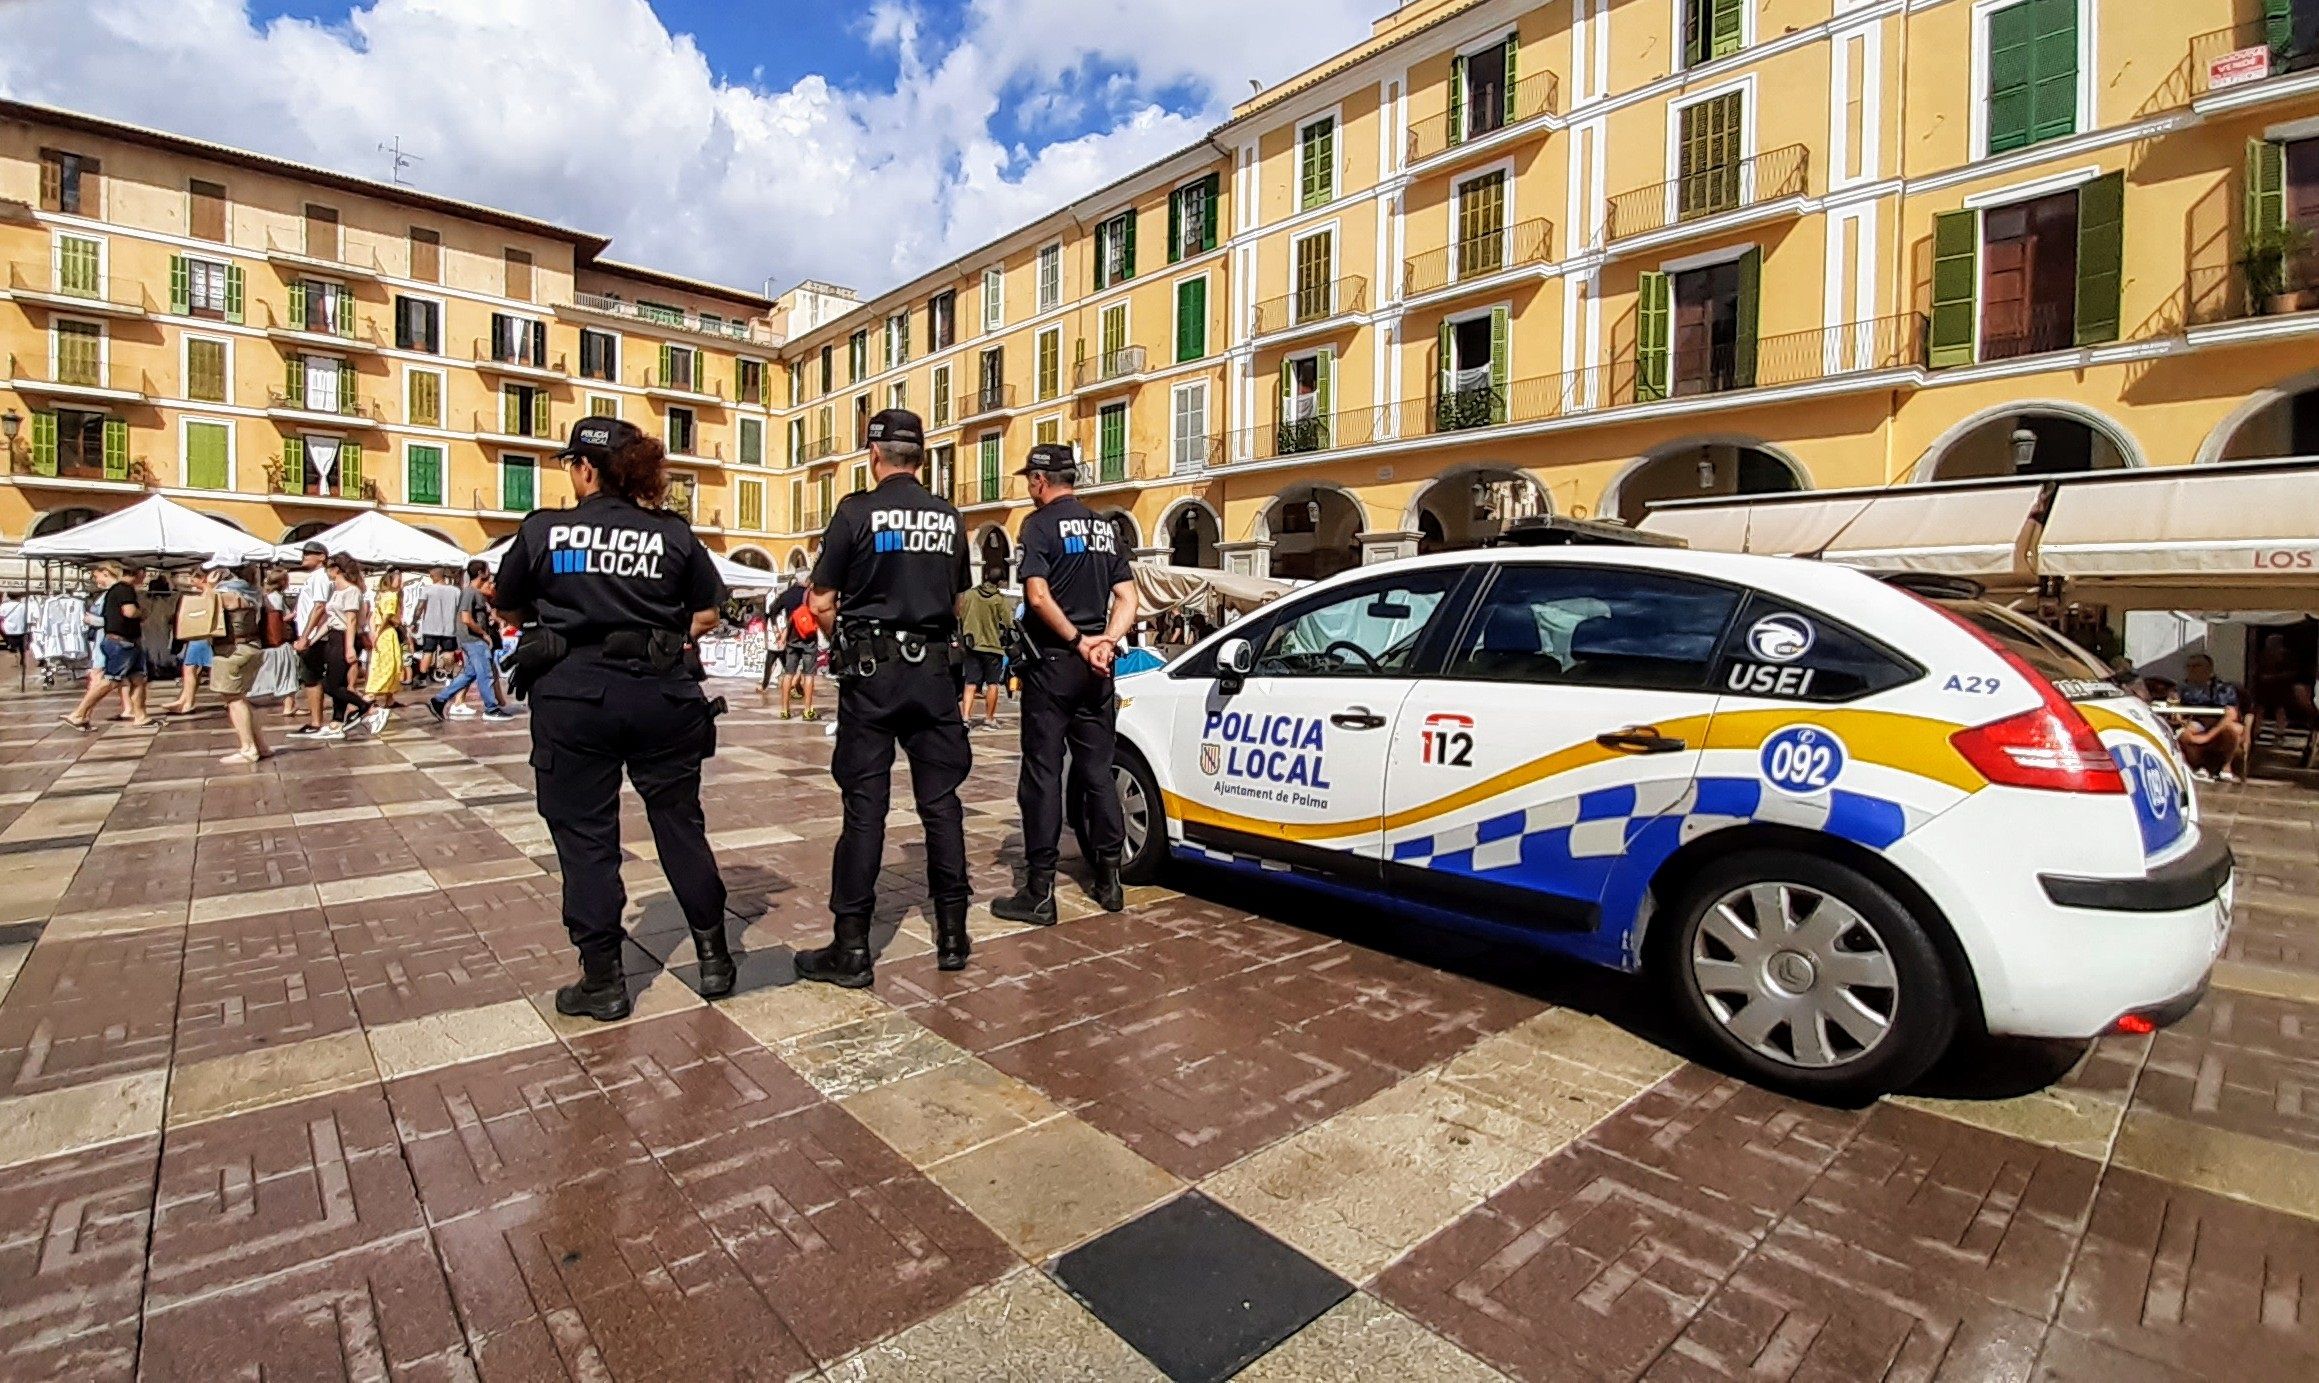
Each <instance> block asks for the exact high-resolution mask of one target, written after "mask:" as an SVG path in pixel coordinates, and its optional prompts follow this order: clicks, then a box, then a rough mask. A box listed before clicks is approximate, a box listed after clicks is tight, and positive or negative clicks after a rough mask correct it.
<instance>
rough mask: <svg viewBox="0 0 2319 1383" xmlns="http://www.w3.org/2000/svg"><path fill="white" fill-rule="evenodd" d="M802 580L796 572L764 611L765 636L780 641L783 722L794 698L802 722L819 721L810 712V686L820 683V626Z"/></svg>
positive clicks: (811, 695)
mask: <svg viewBox="0 0 2319 1383" xmlns="http://www.w3.org/2000/svg"><path fill="white" fill-rule="evenodd" d="M805 581H806V574H805V573H804V572H799V573H797V575H796V577H795V578H794V579H792V580H791V581H790V583H789V589H788V590H785V591H783V592H782V593H781V594H780V595H779V596H777V597H775V598H774V601H773V608H772V609H770V610H768V611H766V612H765V624H766V637H767V638H769V639H777V640H779V641H780V650H781V718H782V719H783V720H787V719H789V716H790V710H789V703H790V701H791V699H792V698H796V697H802V698H803V699H804V701H805V719H807V720H819V719H821V712H819V711H817V710H815V709H813V688H814V683H815V682H817V681H819V680H820V677H819V674H820V671H821V626H820V625H819V624H818V623H816V622H815V620H814V614H813V606H812V604H811V603H810V602H809V601H808V600H807V599H806V591H805Z"/></svg>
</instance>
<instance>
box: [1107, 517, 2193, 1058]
mask: <svg viewBox="0 0 2319 1383" xmlns="http://www.w3.org/2000/svg"><path fill="white" fill-rule="evenodd" d="M2100 676H2101V669H2100V667H2099V665H2098V664H2095V663H2093V662H2092V661H2091V659H2090V658H2088V657H2087V655H2085V654H2084V653H2083V652H2082V651H2081V650H2077V649H2075V648H2074V647H2073V646H2071V645H2069V644H2067V643H2066V642H2064V641H2063V640H2061V639H2059V638H2057V637H2055V636H2053V635H2051V634H2048V633H2047V632H2046V631H2044V630H2043V629H2042V628H2040V627H2039V626H2037V625H2036V624H2034V623H2032V622H2030V621H2028V620H2025V619H2022V618H2020V617H2018V616H2015V615H2012V614H2010V613H2009V612H2006V611H2003V610H2000V609H1998V608H1997V607H1995V606H1993V605H1991V604H1989V603H1987V602H1985V601H1979V600H1975V599H1971V598H1970V597H1969V594H1967V593H1963V592H1956V591H1948V592H1940V591H1934V592H1930V593H1927V594H1917V593H1913V592H1912V591H1911V590H1908V589H1903V588H1902V587H1900V586H1899V585H1896V584H1893V583H1890V582H1886V581H1882V580H1879V579H1877V578H1875V577H1872V576H1868V575H1865V574H1862V573H1860V572H1856V571H1851V570H1847V569H1845V568H1841V567H1834V566H1828V565H1823V564H1819V563H1813V562H1804V561H1791V560H1784V559H1777V558H1762V557H1737V556H1726V555H1720V554H1711V553H1696V552H1687V551H1667V550H1648V549H1629V548H1558V549H1530V550H1508V551H1492V552H1486V553H1461V554H1452V555H1445V556H1441V557H1430V558H1418V559H1414V560H1411V561H1405V562H1396V563H1392V564H1390V565H1386V566H1378V567H1364V568H1361V569H1358V570H1356V571H1352V572H1348V573H1346V574H1344V575H1342V576H1339V577H1336V578H1333V579H1331V580H1329V581H1327V582H1324V583H1321V584H1320V585H1317V586H1314V587H1312V588H1310V589H1307V590H1302V591H1299V592H1297V593H1296V594H1295V595H1293V596H1291V597H1288V598H1286V599H1283V600H1281V601H1279V602H1277V603H1275V604H1274V605H1272V606H1270V607H1268V608H1266V609H1264V610H1262V611H1259V612H1258V613H1256V614H1254V615H1251V616H1249V617H1248V618H1246V619H1243V620H1241V621H1240V622H1239V623H1237V624H1235V625H1233V626H1231V627H1229V628H1227V629H1225V630H1223V631H1222V632H1220V633H1219V634H1217V635H1215V636H1214V637H1212V638H1210V639H1208V640H1207V641H1205V642H1204V643H1202V644H1201V645H1200V646H1198V647H1196V648H1194V649H1193V650H1191V651H1190V652H1189V653H1188V654H1186V655H1185V656H1184V657H1182V658H1180V659H1178V660H1177V661H1176V662H1174V663H1173V664H1171V665H1170V666H1169V667H1168V668H1167V669H1166V670H1164V671H1159V672H1151V673H1146V674H1143V675H1140V676H1137V677H1134V678H1132V679H1130V680H1128V681H1127V682H1125V683H1123V684H1122V688H1121V692H1122V697H1123V708H1122V710H1121V713H1120V719H1119V728H1120V741H1121V747H1120V764H1119V771H1118V777H1119V786H1120V792H1121V794H1122V797H1123V799H1124V802H1125V805H1126V808H1127V814H1128V824H1129V839H1128V850H1129V857H1128V872H1129V876H1130V877H1131V878H1137V879H1148V878H1150V877H1152V876H1153V875H1154V874H1155V873H1156V872H1157V871H1158V869H1159V868H1160V867H1161V865H1162V864H1163V863H1164V862H1165V861H1166V860H1167V858H1168V857H1169V856H1170V854H1171V853H1172V854H1174V855H1176V856H1179V857H1187V858H1196V859H1199V860H1203V861H1207V862H1210V863H1213V864H1216V865H1219V866H1222V867H1224V868H1227V869H1239V870H1250V871H1259V872H1262V873H1264V874H1265V875H1267V876H1270V877H1279V878H1289V879H1295V880H1299V881H1303V882H1307V883H1310V884H1312V885H1314V886H1317V887H1321V888H1333V889H1340V890H1347V891H1350V892H1351V893H1354V894H1357V895H1359V896H1360V897H1362V898H1364V899H1369V900H1375V899H1378V898H1383V899H1384V900H1386V901H1387V902H1388V903H1390V904H1391V905H1394V906H1397V907H1400V908H1404V909H1408V910H1413V911H1419V912H1423V913H1428V914H1434V915H1444V916H1451V917H1454V918H1456V919H1457V920H1458V921H1460V922H1462V923H1463V924H1465V925H1469V926H1479V927H1482V928H1489V929H1496V930H1498V931H1500V932H1502V933H1504V934H1506V935H1507V936H1509V937H1513V938H1519V939H1521V940H1523V941H1526V942H1529V943H1533V944H1542V945H1544V946H1546V947H1549V948H1551V949H1553V950H1555V951H1559V952H1562V953H1565V954H1567V955H1570V956H1572V957H1575V958H1578V959H1581V960H1586V961H1592V962H1595V963H1598V964H1602V965H1608V966H1615V967H1618V968H1621V969H1625V970H1649V971H1651V972H1652V973H1654V974H1655V975H1656V976H1657V977H1658V978H1659V979H1660V980H1662V981H1663V982H1664V984H1665V987H1666V992H1667V993H1668V994H1669V995H1670V996H1672V999H1673V1001H1674V1003H1675V1004H1676V1005H1677V1007H1678V1008H1679V1009H1680V1010H1681V1011H1682V1012H1683V1013H1684V1014H1685V1015H1686V1016H1687V1018H1688V1019H1689V1021H1690V1022H1691V1023H1692V1024H1693V1025H1694V1026H1695V1027H1696V1028H1697V1029H1698V1031H1699V1032H1700V1033H1701V1034H1702V1035H1703V1037H1704V1038H1705V1040H1707V1041H1708V1042H1711V1043H1712V1044H1714V1045H1716V1046H1717V1047H1719V1048H1721V1049H1722V1050H1723V1051H1724V1052H1725V1053H1727V1054H1728V1056H1729V1057H1730V1059H1731V1060H1732V1061H1733V1062H1735V1063H1737V1064H1739V1065H1740V1066H1742V1067H1744V1068H1746V1069H1748V1070H1750V1071H1751V1072H1753V1073H1754V1074H1755V1075H1756V1076H1757V1077H1758V1078H1759V1079H1762V1080H1764V1081H1766V1082H1768V1083H1772V1084H1777V1085H1781V1086H1785V1087H1787V1088H1790V1089H1795V1090H1799V1091H1802V1092H1806V1093H1811V1094H1816V1095H1820V1096H1822V1097H1828V1098H1841V1097H1853V1096H1860V1095H1866V1094H1873V1093H1879V1092H1883V1091H1888V1090H1891V1089H1895V1088H1898V1087H1901V1086H1904V1085H1906V1084H1908V1083H1909V1082H1910V1081H1912V1080H1914V1079H1915V1078H1916V1077H1917V1076H1918V1075H1920V1074H1922V1073H1923V1071H1924V1070H1925V1069H1926V1068H1927V1067H1928V1066H1930V1065H1931V1064H1932V1063H1933V1061H1934V1060H1936V1059H1937V1058H1938V1057H1939V1056H1940V1055H1941V1053H1942V1052H1943V1050H1944V1049H1946V1048H1947V1046H1948V1045H1949V1042H1950V1039H1951V1037H1952V1036H1953V1035H1954V1034H1955V1033H1956V1031H1957V1030H1958V1028H1959V1027H1960V1025H1967V1024H1975V1025H1979V1026H1981V1027H1983V1028H1985V1029H1986V1030H1987V1031H1990V1032H1993V1033H1999V1034H2011V1035H2018V1036H2030V1037H2046V1038H2090V1037H2093V1036H2096V1035H2099V1034H2103V1033H2109V1032H2119V1031H2127V1032H2140V1031H2148V1030H2150V1029H2151V1028H2152V1027H2154V1026H2157V1025H2160V1024H2164V1023H2167V1022H2171V1021H2174V1020H2175V1019H2178V1018H2179V1017H2181V1016H2182V1015H2183V1014H2185V1013H2187V1012H2188V1011H2189V1010H2190V1008H2191V1007H2192V1006H2193V1005H2195V1003H2196V1002H2197V1000H2198V996H2199V995H2200V994H2201V993H2202V992H2203V990H2204V986H2205V982H2206V978H2207V974H2208V972H2209V970H2210V969H2211V968H2212V966H2213V963H2214V960H2215V957H2216V955H2217V954H2218V952H2219V951H2220V949H2221V946H2222V942H2223V938H2224V935H2225V932H2226V929H2227V927H2228V922H2229V915H2230V910H2229V887H2230V878H2231V856H2230V852H2229V850H2228V848H2227V847H2225V846H2224V845H2223V844H2222V842H2221V841H2220V840H2219V839H2218V838H2210V837H2207V836H2204V835H2202V834H2201V833H2200V831H2199V828H2198V824H2197V819H2196V804H2195V801H2194V800H2193V798H2192V795H2191V792H2190V789H2189V786H2188V775H2187V773H2185V772H2184V770H2183V767H2182V764H2181V761H2180V759H2179V757H2178V756H2177V755H2176V753H2175V751H2174V747H2173V742H2172V740H2171V739H2170V738H2169V737H2168V735H2167V734H2166V732H2165V730H2164V728H2163V727H2162V726H2161V725H2160V724H2159V722H2158V721H2157V720H2156V718H2155V717H2153V716H2152V715H2150V713H2149V712H2148V710H2147V708H2146V707H2144V706H2143V705H2142V704H2141V703H2140V702H2139V701H2137V700H2135V699H2134V698H2132V697H2130V696H2127V695H2124V694H2123V693H2121V692H2120V691H2119V690H2118V689H2117V688H2116V687H2114V686H2111V685H2109V684H2107V683H2106V682H2103V681H2101V680H2099V679H2100Z"/></svg>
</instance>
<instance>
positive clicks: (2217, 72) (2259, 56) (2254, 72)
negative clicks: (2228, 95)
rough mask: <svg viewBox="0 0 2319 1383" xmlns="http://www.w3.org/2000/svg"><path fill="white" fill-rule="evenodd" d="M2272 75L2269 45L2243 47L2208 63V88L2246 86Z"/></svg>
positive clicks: (2218, 88)
mask: <svg viewBox="0 0 2319 1383" xmlns="http://www.w3.org/2000/svg"><path fill="white" fill-rule="evenodd" d="M2270 75H2271V50H2270V49H2269V48H2268V47H2257V48H2241V49H2239V50H2238V51H2237V52H2235V53H2225V54H2223V55H2222V56H2221V57H2219V58H2216V59H2215V60H2214V61H2213V62H2211V63H2208V64H2207V67H2206V89H2207V90H2209V91H2220V90H2222V89H2223V88H2224V87H2228V86H2244V85H2246V84H2247V83H2248V82H2259V81H2261V80H2262V79H2263V78H2265V77H2268V76H2270Z"/></svg>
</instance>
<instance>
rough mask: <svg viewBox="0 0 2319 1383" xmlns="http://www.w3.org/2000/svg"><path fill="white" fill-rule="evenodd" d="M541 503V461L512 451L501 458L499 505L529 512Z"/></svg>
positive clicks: (515, 510) (520, 512) (511, 509)
mask: <svg viewBox="0 0 2319 1383" xmlns="http://www.w3.org/2000/svg"><path fill="white" fill-rule="evenodd" d="M538 504H539V462H538V461H536V460H534V459H533V458H531V457H529V456H522V455H518V454H516V453H513V452H510V453H508V454H506V455H504V456H502V457H500V458H499V507H500V508H502V509H504V510H506V511H507V512H509V513H511V514H528V513H530V512H531V511H532V509H533V508H534V507H536V506H537V505H538Z"/></svg>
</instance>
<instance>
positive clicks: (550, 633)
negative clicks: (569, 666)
mask: <svg viewBox="0 0 2319 1383" xmlns="http://www.w3.org/2000/svg"><path fill="white" fill-rule="evenodd" d="M571 656H572V645H571V643H570V641H569V640H567V639H565V638H564V636H563V635H561V634H559V633H557V632H556V631H555V630H553V629H550V628H548V627H547V626H546V625H544V624H535V625H532V626H531V627H530V628H528V629H526V630H524V631H523V633H522V634H520V635H518V636H517V638H516V641H515V649H514V651H512V652H510V653H509V654H508V655H507V656H506V657H505V658H503V659H501V660H500V664H499V665H500V667H501V668H502V669H503V670H505V671H506V673H507V690H508V693H509V694H510V695H512V696H513V697H514V698H515V699H516V700H518V701H522V700H525V699H527V698H528V697H529V696H530V694H531V689H532V688H533V687H535V686H537V685H539V679H540V678H542V677H545V676H546V675H547V674H548V672H549V671H550V670H551V669H552V668H554V667H555V665H556V664H558V663H560V662H562V661H563V660H564V659H566V658H569V657H571Z"/></svg>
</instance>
